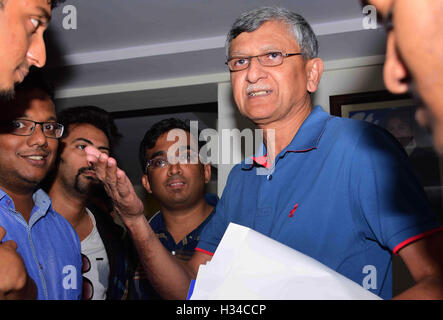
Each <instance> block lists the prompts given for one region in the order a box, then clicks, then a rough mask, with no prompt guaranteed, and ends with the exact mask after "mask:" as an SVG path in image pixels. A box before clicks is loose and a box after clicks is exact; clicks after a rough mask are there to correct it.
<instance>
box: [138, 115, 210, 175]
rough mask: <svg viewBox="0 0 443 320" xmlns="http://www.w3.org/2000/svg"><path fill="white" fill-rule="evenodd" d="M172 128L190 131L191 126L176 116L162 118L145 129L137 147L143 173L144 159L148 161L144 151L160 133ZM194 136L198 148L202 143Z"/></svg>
mask: <svg viewBox="0 0 443 320" xmlns="http://www.w3.org/2000/svg"><path fill="white" fill-rule="evenodd" d="M173 129H182V130H185V131H186V132H189V133H191V128H190V126H189V125H188V124H187V122H185V121H183V120H180V119H177V118H168V119H163V120H161V121H159V122H157V123H155V124H153V125H152V126H151V128H149V129H148V131H146V133H145V136H144V137H143V140H142V142H141V143H140V148H139V153H138V155H139V161H140V166H141V169H142V171H143V173H145V169H146V168H145V166H146V161H148V159H147V158H146V151H147V150H149V149H152V148H154V146H155V144H156V142H157V140H158V138H159V137H160V136H161V135H162V134H164V133H166V132H168V131H171V130H173ZM195 138H196V139H197V142H198V143H199V149H200V147H201V145H202V143H201V142H199V141H198V137H195Z"/></svg>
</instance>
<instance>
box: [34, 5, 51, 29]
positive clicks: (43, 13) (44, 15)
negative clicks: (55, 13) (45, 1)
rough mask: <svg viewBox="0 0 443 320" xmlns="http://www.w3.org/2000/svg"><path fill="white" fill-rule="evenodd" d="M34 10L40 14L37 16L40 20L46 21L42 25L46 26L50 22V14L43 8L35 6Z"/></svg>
mask: <svg viewBox="0 0 443 320" xmlns="http://www.w3.org/2000/svg"><path fill="white" fill-rule="evenodd" d="M35 9H36V10H38V11H40V14H39V16H40V18H43V19H45V20H46V21H44V22H43V23H44V24H45V25H48V24H49V22H51V18H52V17H51V14H49V12H48V10H46V9H45V8H43V7H41V6H37V7H35Z"/></svg>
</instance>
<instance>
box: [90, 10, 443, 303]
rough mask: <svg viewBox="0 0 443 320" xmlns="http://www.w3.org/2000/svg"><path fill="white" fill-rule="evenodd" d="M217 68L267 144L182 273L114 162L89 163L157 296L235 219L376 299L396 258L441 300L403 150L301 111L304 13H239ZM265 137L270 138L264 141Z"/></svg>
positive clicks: (307, 70) (308, 70) (343, 122)
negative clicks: (224, 67) (225, 70)
mask: <svg viewBox="0 0 443 320" xmlns="http://www.w3.org/2000/svg"><path fill="white" fill-rule="evenodd" d="M227 64H228V66H229V70H230V71H231V84H232V89H233V95H234V99H235V102H236V104H237V107H238V109H239V110H240V112H241V113H242V115H244V116H245V117H247V118H248V119H250V120H252V121H253V122H254V124H255V125H256V126H257V127H258V128H260V129H263V135H264V141H266V144H264V145H263V150H262V152H259V153H258V154H257V155H256V156H255V157H253V158H252V160H253V161H252V164H248V162H247V161H245V162H242V163H241V164H239V165H236V166H235V167H234V168H233V169H232V170H231V172H230V174H229V177H228V181H227V184H226V187H225V189H224V190H223V195H222V197H221V199H220V201H219V202H218V203H217V208H216V210H217V211H216V214H215V215H214V217H213V218H212V219H211V221H209V223H208V224H207V225H206V227H205V228H204V230H203V232H202V234H201V237H200V241H199V243H198V245H197V248H196V252H195V253H194V255H193V257H192V258H191V259H190V260H189V261H188V263H187V264H186V265H185V267H184V268H183V267H181V266H180V265H179V264H177V263H174V261H172V260H171V259H169V258H168V256H167V255H165V254H164V252H163V251H161V250H160V249H159V244H158V242H156V241H155V239H154V237H153V232H152V230H151V228H150V227H149V226H147V225H146V223H143V219H142V217H141V204H140V202H139V201H138V200H137V198H136V197H135V195H134V192H133V190H132V187H131V186H130V184H128V180H127V177H126V176H125V174H124V172H122V171H121V170H120V169H118V168H117V167H116V163H115V160H114V159H111V158H108V157H107V156H106V155H98V157H97V156H94V155H92V154H91V156H90V158H89V159H90V161H91V162H93V163H94V164H95V166H96V170H97V176H98V177H99V178H100V179H101V180H102V181H105V183H106V184H107V185H108V190H109V191H110V194H111V196H112V197H113V199H114V201H115V208H116V211H117V212H118V213H119V214H120V215H121V217H122V219H123V221H124V223H125V224H126V226H127V227H128V229H129V230H130V232H131V235H132V238H133V240H134V242H135V244H136V247H137V249H138V251H139V254H140V257H141V259H142V261H143V265H144V267H145V270H146V273H147V274H148V275H149V276H150V279H151V282H152V283H153V285H154V287H156V289H157V291H158V292H159V293H160V294H161V295H163V296H164V297H167V298H172V299H183V298H184V297H186V293H187V290H188V288H189V281H190V280H191V279H195V276H196V273H197V271H198V268H199V265H201V264H205V263H206V262H207V261H210V260H211V257H212V255H213V253H214V252H215V250H216V248H217V246H218V244H219V242H220V241H221V238H222V236H223V234H224V232H225V230H226V228H227V227H228V225H229V223H230V222H234V223H237V224H240V225H244V226H248V227H251V228H252V229H254V230H256V231H258V232H260V233H263V234H265V235H267V236H269V237H271V238H273V239H275V240H277V241H279V242H281V243H283V244H285V245H288V246H289V247H291V248H294V249H296V250H298V251H300V252H302V253H304V254H306V255H308V256H311V257H312V258H314V259H316V260H318V261H319V262H321V263H323V264H325V265H326V266H328V267H330V268H332V269H333V270H335V271H337V272H338V273H341V274H342V275H344V276H346V277H348V278H349V279H351V280H353V281H355V282H356V283H358V284H360V285H361V286H362V287H363V288H365V289H368V290H370V291H371V292H373V293H375V294H377V295H379V296H381V297H382V298H384V299H389V298H391V297H392V270H391V266H392V265H391V255H392V253H394V254H399V255H400V257H401V258H402V259H403V260H404V261H405V263H406V265H407V266H408V268H409V270H410V271H411V273H412V274H414V275H419V276H418V277H416V278H415V279H416V280H417V284H416V285H415V286H414V287H412V288H410V289H409V290H407V291H406V292H405V293H406V295H410V297H413V298H429V297H442V295H441V294H442V293H443V290H442V288H443V287H442V286H441V284H440V282H439V270H440V268H441V266H442V265H443V262H442V261H441V259H440V258H438V255H440V252H441V250H442V249H443V246H442V242H441V241H440V239H441V235H442V233H441V232H440V231H442V228H441V227H440V226H439V224H438V223H437V221H436V216H435V214H434V213H433V212H432V210H431V208H430V206H429V203H428V201H427V199H426V196H425V194H424V191H423V189H422V188H421V187H420V185H419V183H418V181H417V179H416V177H415V176H414V175H413V173H412V170H411V168H410V165H409V163H408V160H407V156H406V154H405V153H404V151H403V150H402V148H401V146H400V145H399V144H398V142H397V141H396V140H395V138H394V137H392V135H390V134H389V133H387V132H386V131H385V130H382V129H381V128H379V127H377V126H374V125H371V124H369V123H367V122H363V121H355V120H351V119H345V118H339V117H333V116H331V115H329V114H328V113H326V112H324V111H323V110H322V109H321V107H320V106H317V107H314V108H312V106H311V96H310V94H311V93H313V92H315V91H316V90H317V87H318V85H319V82H320V78H321V75H322V71H323V63H322V61H321V59H320V58H318V57H317V40H316V37H315V34H314V33H313V31H312V29H311V27H310V26H309V24H308V23H307V22H306V21H305V19H304V18H303V17H301V16H300V15H298V14H295V13H293V12H290V11H288V10H286V9H283V8H275V7H271V8H268V7H266V8H258V9H254V10H251V11H249V12H246V13H244V14H242V15H241V16H240V17H239V18H238V19H237V20H236V21H235V23H234V25H233V26H232V28H231V31H230V32H229V34H228V40H227ZM272 134H275V140H274V141H272V140H271V139H269V141H270V142H269V143H268V139H267V137H268V135H269V136H272ZM249 163H250V162H249ZM423 288H426V289H427V290H428V289H429V291H428V293H429V295H426V293H427V292H426V291H424V290H422V289H423ZM296 289H297V288H290V290H296ZM406 295H405V296H402V297H406Z"/></svg>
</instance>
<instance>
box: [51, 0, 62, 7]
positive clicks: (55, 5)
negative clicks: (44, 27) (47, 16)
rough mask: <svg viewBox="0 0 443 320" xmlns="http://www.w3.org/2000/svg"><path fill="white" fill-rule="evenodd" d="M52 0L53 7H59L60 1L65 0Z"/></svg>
mask: <svg viewBox="0 0 443 320" xmlns="http://www.w3.org/2000/svg"><path fill="white" fill-rule="evenodd" d="M48 1H50V2H51V9H54V8H55V7H57V6H58V5H59V4H60V3H63V2H65V0H48Z"/></svg>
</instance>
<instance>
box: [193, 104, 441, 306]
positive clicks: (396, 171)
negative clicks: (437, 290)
mask: <svg viewBox="0 0 443 320" xmlns="http://www.w3.org/2000/svg"><path fill="white" fill-rule="evenodd" d="M262 155H263V154H262ZM230 222H234V223H237V224H240V225H243V226H247V227H250V228H252V229H254V230H256V231H258V232H260V233H263V234H264V235H266V236H269V237H271V238H273V239H275V240H277V241H279V242H281V243H283V244H285V245H288V246H289V247H291V248H293V249H295V250H298V251H300V252H302V253H304V254H306V255H308V256H310V257H312V258H314V259H316V260H318V261H320V262H321V263H323V264H325V265H326V266H328V267H330V268H331V269H333V270H335V271H337V272H339V273H341V274H343V275H344V276H346V277H348V278H350V279H352V280H353V281H355V282H357V283H358V284H360V285H362V286H363V287H364V288H366V289H369V290H370V291H371V292H373V293H375V294H377V295H379V296H381V297H382V298H384V299H388V298H391V297H392V268H391V267H392V266H391V253H392V252H397V251H398V250H400V249H401V248H402V247H403V246H404V245H406V244H408V243H409V241H410V240H411V239H418V238H420V237H421V236H422V235H428V234H430V233H433V232H437V231H439V230H440V229H439V228H438V227H439V225H438V223H437V220H436V216H435V214H434V213H433V212H432V210H431V209H430V206H429V204H428V201H427V199H426V195H425V193H424V191H423V189H422V187H421V186H420V185H419V183H418V181H417V178H416V177H415V175H414V174H413V172H412V170H411V168H410V165H409V162H408V158H407V155H406V153H405V152H404V150H403V149H402V148H401V146H400V144H399V143H398V142H397V141H396V140H395V138H393V137H392V136H391V135H390V134H389V133H388V132H387V131H385V130H384V129H382V128H380V127H377V126H375V125H372V124H370V123H367V122H363V121H357V120H351V119H345V118H339V117H333V116H331V115H329V114H328V113H326V112H324V111H323V110H322V109H321V107H316V108H314V110H313V111H312V112H311V114H310V115H309V117H308V118H307V119H306V120H305V121H304V123H303V124H302V126H301V127H300V129H299V131H298V132H297V134H296V135H295V137H294V138H293V140H292V142H291V143H290V144H289V145H288V146H287V147H286V148H285V149H284V150H283V151H282V152H280V154H279V155H278V156H277V157H276V160H275V162H274V163H273V164H272V166H271V167H270V168H269V169H267V168H265V167H263V166H261V165H259V164H258V163H257V162H253V163H252V164H245V163H241V164H239V165H236V166H235V167H234V168H233V169H232V170H231V172H230V174H229V177H228V181H227V184H226V187H225V189H224V192H223V195H222V197H221V199H220V201H219V202H218V204H217V212H216V214H215V215H214V217H213V218H212V219H211V221H210V222H209V223H208V225H207V226H206V228H205V229H204V230H203V233H202V235H201V237H200V242H199V244H198V246H197V249H196V250H199V251H202V252H205V253H214V252H215V250H216V248H217V246H218V244H219V242H220V240H221V238H222V236H223V234H224V232H225V230H226V228H227V226H228V225H229V223H230Z"/></svg>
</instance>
